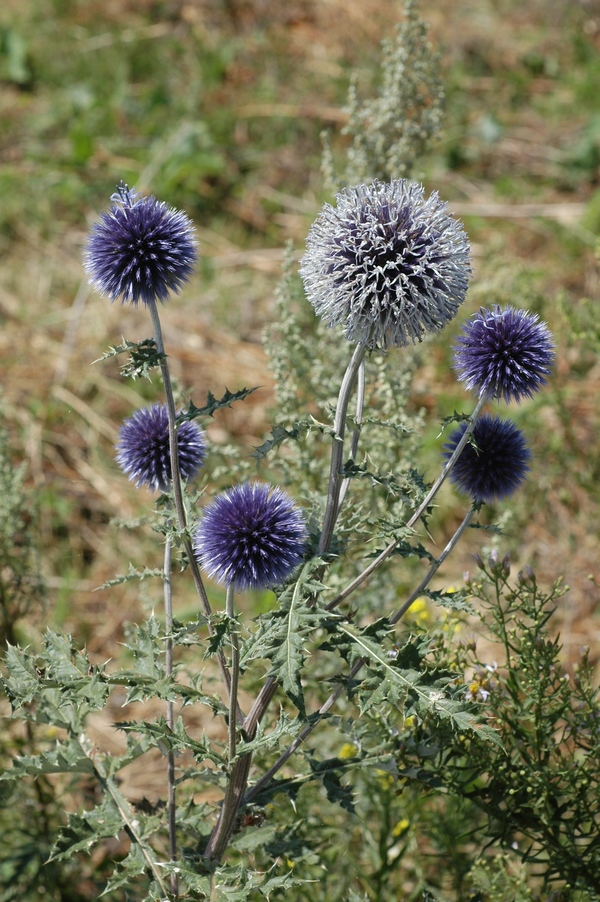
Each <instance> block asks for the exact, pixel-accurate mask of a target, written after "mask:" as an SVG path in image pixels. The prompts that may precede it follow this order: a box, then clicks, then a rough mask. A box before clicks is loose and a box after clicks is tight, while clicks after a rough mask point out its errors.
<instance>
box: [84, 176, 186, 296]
mask: <svg viewBox="0 0 600 902" xmlns="http://www.w3.org/2000/svg"><path fill="white" fill-rule="evenodd" d="M111 200H112V202H113V203H112V206H111V208H110V210H109V211H108V213H103V214H102V216H101V217H100V221H99V222H97V223H96V224H95V225H94V226H93V227H92V230H91V232H90V235H89V237H88V241H87V246H86V250H85V253H84V266H85V269H86V271H87V273H88V275H89V277H90V282H91V284H92V285H94V286H95V287H96V288H97V289H98V291H100V292H101V294H104V295H107V296H108V297H109V298H110V300H111V301H115V300H117V299H118V298H121V299H122V301H123V303H125V302H126V301H128V302H129V303H131V304H134V305H137V304H138V302H139V301H141V302H142V303H143V304H148V303H151V302H153V301H156V300H159V301H166V300H168V297H169V293H170V292H178V291H179V290H180V289H181V287H182V285H183V284H184V282H187V280H188V279H189V277H190V275H191V273H192V270H193V268H194V265H195V263H196V259H197V257H198V252H197V249H196V241H195V238H194V227H193V225H192V222H191V220H189V219H188V217H187V216H186V215H185V213H182V212H181V211H180V210H175V209H173V207H169V206H168V205H167V204H165V203H163V202H162V201H158V200H156V198H155V197H152V196H149V197H139V196H138V195H137V194H136V192H135V191H132V190H130V189H129V188H128V187H127V186H126V185H123V184H121V186H120V187H119V188H118V189H117V192H116V194H113V196H112V198H111Z"/></svg>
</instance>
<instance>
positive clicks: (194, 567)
mask: <svg viewBox="0 0 600 902" xmlns="http://www.w3.org/2000/svg"><path fill="white" fill-rule="evenodd" d="M147 307H148V309H149V311H150V317H151V319H152V327H153V329H154V343H155V344H156V350H157V352H158V353H159V354H161V355H163V356H162V358H161V361H160V371H161V376H162V380H163V386H164V389H165V401H166V404H167V416H168V420H169V454H170V458H171V479H172V484H173V497H174V500H175V512H176V514H177V523H178V526H179V530H180V532H181V535H182V541H183V547H184V549H185V553H186V556H187V559H188V563H189V567H190V570H191V573H192V578H193V580H194V585H195V587H196V591H197V593H198V597H199V599H200V605H201V607H202V612H203V614H204V616H205V617H206V618H207V620H208V621H209V623H208V631H209V633H210V635H211V636H213V635H214V627H213V625H212V623H211V622H210V618H211V617H212V609H211V606H210V602H209V600H208V595H207V594H206V589H205V588H204V583H203V581H202V574H201V573H200V567H199V566H198V561H197V560H196V556H195V555H194V550H193V548H192V543H191V540H190V537H189V535H188V532H187V514H186V511H185V503H184V500H183V492H182V489H181V474H180V472H179V454H178V448H177V422H176V420H177V414H176V411H175V399H174V397H173V387H172V384H171V374H170V372H169V365H168V363H167V360H166V354H165V345H164V341H163V336H162V328H161V325H160V317H159V315H158V308H157V306H156V301H155V300H152V301H148V303H147ZM217 660H218V662H219V669H220V671H221V676H222V678H223V682H224V684H225V688H226V690H227V695H228V696H230V695H231V674H230V673H229V670H228V668H227V663H226V661H225V656H224V654H223V652H222V651H220V652H218V653H217ZM237 716H238V719H239V720H240V721H242V720H243V718H244V715H243V712H242V711H241V710H240V709H239V708H238V713H237Z"/></svg>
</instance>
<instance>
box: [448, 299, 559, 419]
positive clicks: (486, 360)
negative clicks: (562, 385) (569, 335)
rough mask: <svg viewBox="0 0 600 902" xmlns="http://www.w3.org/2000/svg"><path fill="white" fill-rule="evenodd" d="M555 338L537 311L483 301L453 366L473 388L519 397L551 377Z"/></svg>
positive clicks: (495, 395)
mask: <svg viewBox="0 0 600 902" xmlns="http://www.w3.org/2000/svg"><path fill="white" fill-rule="evenodd" d="M554 356H555V354H554V342H553V340H552V333H551V332H550V330H549V328H548V326H547V325H546V323H543V322H540V321H539V317H538V316H537V314H535V313H528V312H527V311H525V310H517V309H516V308H515V307H505V308H504V309H501V308H500V307H499V306H497V305H496V306H494V307H493V308H492V309H491V310H488V309H487V308H485V307H482V308H481V309H480V311H479V313H476V314H475V315H474V316H473V317H471V319H470V320H469V321H468V322H467V324H466V325H465V327H464V329H463V332H462V335H460V336H459V338H458V339H457V342H456V344H455V346H454V368H455V370H456V373H457V376H458V378H459V380H460V381H461V382H464V383H465V386H466V387H467V388H468V389H469V390H470V391H474V390H476V391H478V393H479V395H488V396H489V397H491V398H504V400H505V401H506V403H507V404H508V402H509V401H511V400H515V401H521V399H522V398H530V397H532V395H533V394H534V393H535V392H536V391H539V389H540V388H541V387H542V386H543V385H545V383H546V382H547V377H548V375H549V373H550V369H551V367H552V364H553V362H554Z"/></svg>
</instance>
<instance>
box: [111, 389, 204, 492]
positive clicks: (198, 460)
mask: <svg viewBox="0 0 600 902" xmlns="http://www.w3.org/2000/svg"><path fill="white" fill-rule="evenodd" d="M177 451H178V455H179V472H180V474H181V476H182V478H183V479H185V480H190V479H192V478H193V477H194V476H195V475H196V473H197V472H198V470H199V469H200V467H201V466H202V464H203V462H204V458H205V457H206V441H205V438H204V432H203V430H202V429H201V428H200V426H198V424H197V423H194V422H192V421H190V420H184V421H183V422H182V423H179V425H178V427H177ZM116 459H117V463H118V464H119V466H120V467H121V469H122V470H123V472H124V473H126V474H127V476H128V477H129V479H130V480H131V481H132V482H135V484H136V486H138V488H139V486H142V485H147V486H148V487H149V488H150V489H153V490H154V491H159V492H168V491H169V483H170V481H171V452H170V450H169V417H168V414H167V407H166V405H165V404H153V405H152V406H151V407H143V408H141V409H140V410H137V411H136V412H135V413H134V414H133V416H132V417H129V419H127V420H125V422H124V423H123V425H122V426H121V429H120V431H119V439H118V442H117V455H116Z"/></svg>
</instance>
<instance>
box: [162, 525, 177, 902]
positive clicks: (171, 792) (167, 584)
mask: <svg viewBox="0 0 600 902" xmlns="http://www.w3.org/2000/svg"><path fill="white" fill-rule="evenodd" d="M171 551H172V547H171V540H170V539H167V541H166V543H165V560H164V576H163V588H164V599H165V632H166V641H165V673H166V676H167V678H169V679H170V678H171V677H172V676H173V590H172V585H171V557H172V555H171ZM166 721H167V726H168V727H169V729H170V730H173V729H174V727H175V708H174V705H173V702H172V700H171V699H169V700H168V701H167V704H166ZM167 816H168V823H169V857H170V859H171V861H175V860H176V858H177V832H176V807H175V752H174V751H173V750H172V749H169V751H168V752H167ZM170 882H171V893H172V895H173V896H175V897H176V896H177V894H178V891H179V886H178V880H177V874H171V880H170Z"/></svg>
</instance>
